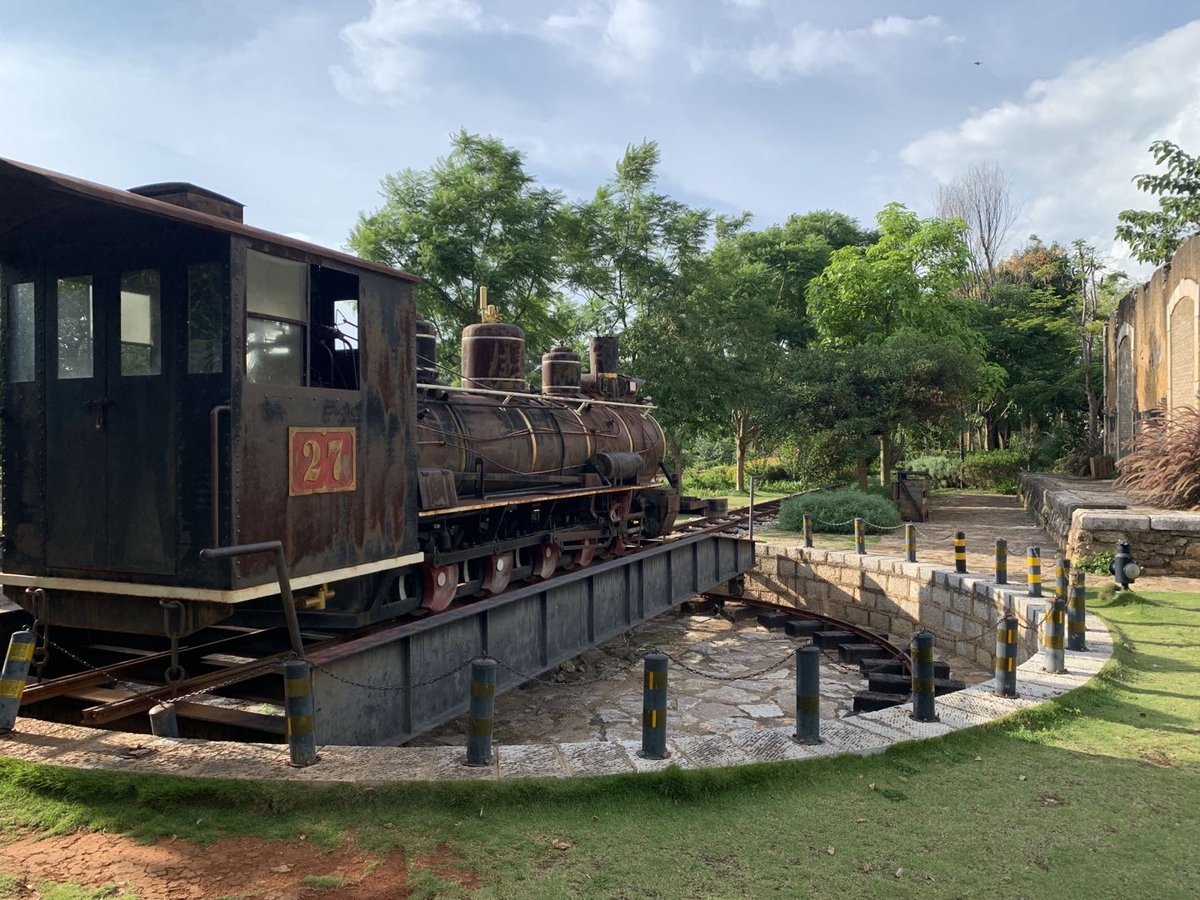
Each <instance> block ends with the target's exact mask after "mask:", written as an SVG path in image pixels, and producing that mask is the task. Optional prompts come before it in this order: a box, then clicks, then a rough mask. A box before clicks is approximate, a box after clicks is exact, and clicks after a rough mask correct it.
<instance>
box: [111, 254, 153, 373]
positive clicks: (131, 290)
mask: <svg viewBox="0 0 1200 900" xmlns="http://www.w3.org/2000/svg"><path fill="white" fill-rule="evenodd" d="M161 308H162V290H161V288H160V285H159V276H158V270H157V269H144V270H142V271H139V272H125V273H124V274H122V275H121V374H122V375H157V374H159V372H161V371H162V322H161Z"/></svg>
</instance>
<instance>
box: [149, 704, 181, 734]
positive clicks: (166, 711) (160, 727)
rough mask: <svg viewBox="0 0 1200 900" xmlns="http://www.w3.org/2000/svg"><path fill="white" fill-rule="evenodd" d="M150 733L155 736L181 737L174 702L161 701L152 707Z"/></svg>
mask: <svg viewBox="0 0 1200 900" xmlns="http://www.w3.org/2000/svg"><path fill="white" fill-rule="evenodd" d="M150 733H151V734H152V735H154V736H155V737H165V738H177V737H179V717H178V716H177V715H176V714H175V704H174V703H159V704H158V705H156V706H152V707H151V708H150Z"/></svg>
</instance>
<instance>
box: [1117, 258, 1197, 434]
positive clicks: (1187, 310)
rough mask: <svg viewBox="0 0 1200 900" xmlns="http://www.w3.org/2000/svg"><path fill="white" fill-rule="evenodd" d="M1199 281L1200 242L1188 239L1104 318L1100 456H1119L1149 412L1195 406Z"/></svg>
mask: <svg viewBox="0 0 1200 900" xmlns="http://www.w3.org/2000/svg"><path fill="white" fill-rule="evenodd" d="M1198 281H1200V235H1193V236H1192V237H1190V238H1188V239H1187V240H1186V241H1184V242H1183V244H1182V246H1180V248H1179V249H1178V250H1177V251H1176V253H1175V256H1174V258H1172V260H1171V262H1170V263H1168V264H1167V265H1164V266H1161V267H1160V268H1159V269H1157V270H1156V271H1155V273H1154V275H1153V276H1151V278H1150V280H1149V281H1148V282H1146V283H1145V284H1143V285H1142V286H1141V287H1139V288H1137V289H1135V290H1134V291H1131V292H1130V293H1129V294H1128V295H1126V296H1125V298H1124V299H1122V300H1121V302H1120V304H1118V306H1117V309H1116V311H1115V312H1113V314H1112V315H1111V316H1110V317H1109V319H1108V322H1107V324H1106V326H1105V333H1104V339H1105V355H1104V412H1105V425H1106V427H1105V452H1107V453H1110V454H1112V455H1114V456H1120V455H1121V453H1122V452H1123V451H1124V450H1125V446H1123V445H1125V444H1127V442H1128V438H1129V437H1130V436H1131V435H1132V433H1133V430H1134V427H1135V426H1136V423H1137V422H1138V421H1140V420H1141V419H1143V418H1145V417H1146V415H1147V414H1149V413H1151V412H1152V411H1154V410H1167V409H1170V408H1172V407H1177V406H1192V407H1195V406H1196V405H1197V388H1198V387H1200V381H1198V379H1197V374H1198V373H1200V291H1198V289H1197V288H1198V284H1197V283H1198ZM1124 342H1127V343H1124ZM1126 367H1128V369H1127V370H1125V369H1126ZM1123 370H1125V371H1123Z"/></svg>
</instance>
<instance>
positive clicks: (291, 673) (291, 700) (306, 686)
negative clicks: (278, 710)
mask: <svg viewBox="0 0 1200 900" xmlns="http://www.w3.org/2000/svg"><path fill="white" fill-rule="evenodd" d="M283 694H284V698H285V701H284V702H285V709H286V712H287V739H288V755H289V765H292V766H295V767H296V768H303V767H305V766H311V765H312V764H313V763H315V762H316V761H317V758H318V757H317V736H316V732H315V731H314V729H313V719H314V717H315V710H314V706H313V695H312V667H311V666H310V665H309V664H308V663H307V662H306V661H305V660H303V659H289V660H288V661H287V662H285V663H284V664H283Z"/></svg>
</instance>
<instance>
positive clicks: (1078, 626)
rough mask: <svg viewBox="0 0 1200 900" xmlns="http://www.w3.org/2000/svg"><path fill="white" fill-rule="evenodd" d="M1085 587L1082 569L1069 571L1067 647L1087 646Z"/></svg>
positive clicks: (1077, 648)
mask: <svg viewBox="0 0 1200 900" xmlns="http://www.w3.org/2000/svg"><path fill="white" fill-rule="evenodd" d="M1086 596H1087V587H1086V585H1085V584H1084V574H1083V569H1075V570H1074V571H1072V572H1071V596H1070V597H1069V598H1068V600H1067V649H1068V650H1086V649H1087V648H1088V647H1087V607H1086V605H1085V597H1086Z"/></svg>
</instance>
